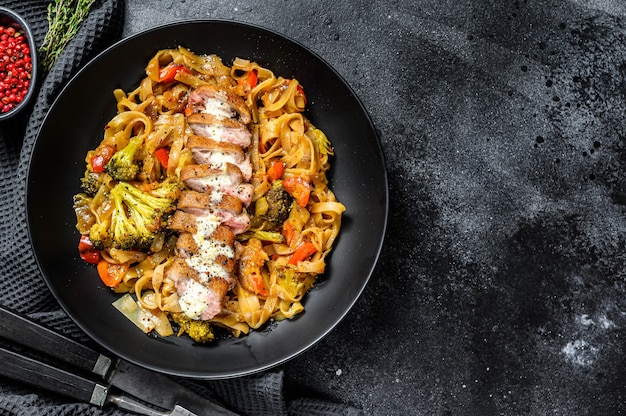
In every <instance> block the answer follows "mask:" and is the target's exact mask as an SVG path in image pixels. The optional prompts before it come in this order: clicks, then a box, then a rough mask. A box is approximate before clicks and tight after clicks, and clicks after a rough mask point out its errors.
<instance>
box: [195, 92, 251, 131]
mask: <svg viewBox="0 0 626 416" xmlns="http://www.w3.org/2000/svg"><path fill="white" fill-rule="evenodd" d="M187 105H188V106H189V107H190V108H191V110H192V112H193V113H205V114H211V115H213V116H215V117H218V118H221V119H229V118H235V117H236V118H237V119H238V120H239V121H240V122H241V123H243V124H249V123H250V121H252V118H251V117H250V110H249V109H248V106H247V105H246V103H245V101H244V100H243V98H241V97H240V96H238V95H237V94H234V93H232V92H230V91H226V90H224V89H222V88H219V87H217V86H214V85H201V86H200V87H198V88H196V89H194V90H193V91H191V93H189V99H188V102H187Z"/></svg>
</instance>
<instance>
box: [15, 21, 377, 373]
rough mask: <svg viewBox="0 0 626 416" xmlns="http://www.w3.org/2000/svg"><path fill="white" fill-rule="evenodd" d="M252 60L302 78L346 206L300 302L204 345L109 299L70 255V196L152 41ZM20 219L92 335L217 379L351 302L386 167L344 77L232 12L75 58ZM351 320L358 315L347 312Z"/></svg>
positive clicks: (116, 349)
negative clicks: (275, 318) (297, 307)
mask: <svg viewBox="0 0 626 416" xmlns="http://www.w3.org/2000/svg"><path fill="white" fill-rule="evenodd" d="M178 45H182V46H184V47H187V48H189V49H191V50H192V51H194V52H196V53H199V54H217V55H219V56H220V57H222V59H223V61H224V63H225V64H227V65H230V64H232V60H233V59H234V58H235V57H242V58H246V59H250V60H253V61H257V62H259V63H260V64H262V65H265V66H267V67H268V68H270V69H271V70H272V71H273V72H274V73H275V74H276V75H282V76H284V77H286V78H288V77H295V78H296V79H298V80H299V81H300V83H301V84H302V85H303V86H304V88H305V90H306V94H307V98H308V102H309V107H310V109H309V110H308V112H307V116H308V117H309V118H310V119H311V121H312V122H313V123H314V124H315V125H317V126H318V127H319V128H320V129H322V130H323V131H324V132H325V133H326V135H327V136H328V138H329V139H330V140H331V142H332V144H333V146H334V149H335V154H336V156H335V157H333V158H332V160H331V163H332V169H331V172H330V175H329V178H330V186H331V188H332V189H333V191H334V192H335V194H336V195H337V198H338V199H339V200H340V201H341V202H343V203H344V204H345V206H346V207H347V210H346V212H345V213H344V219H343V226H342V230H341V233H340V237H339V239H338V240H337V241H336V243H335V249H334V251H333V252H332V253H331V255H330V258H329V261H328V264H327V269H326V273H325V274H324V275H323V276H322V277H321V278H320V279H319V281H318V284H317V285H316V287H315V288H314V289H313V290H312V291H311V292H310V293H308V294H307V296H306V300H305V301H304V305H305V312H304V313H302V314H301V315H300V316H298V317H296V318H295V319H292V320H289V321H283V322H278V323H275V324H272V325H270V326H269V327H267V328H264V329H262V330H260V331H253V332H252V333H251V334H249V335H247V336H242V337H240V338H234V337H225V338H224V339H220V340H218V341H217V342H215V343H213V344H210V345H197V344H194V343H193V342H192V341H191V340H190V339H189V338H187V337H176V336H171V337H167V338H160V337H153V336H150V335H146V334H144V333H143V332H141V331H140V330H139V329H138V328H137V327H135V326H134V325H133V324H132V323H131V322H130V321H128V320H127V319H126V318H125V317H124V316H122V315H121V314H120V313H119V312H118V311H117V310H116V309H114V308H113V306H111V303H112V302H113V301H114V300H115V299H117V298H118V297H119V295H117V294H114V293H113V292H112V291H111V290H110V289H109V288H107V287H105V286H103V285H102V284H101V283H100V279H99V278H98V275H97V272H96V270H95V268H94V267H92V266H89V265H86V264H85V263H84V262H83V261H82V260H81V259H80V257H79V256H78V251H77V247H78V240H79V234H78V233H77V231H76V229H75V224H76V218H75V216H74V211H73V209H72V196H73V195H74V194H75V193H77V192H80V188H79V185H80V178H81V177H82V175H83V172H84V169H85V162H84V157H85V154H86V153H87V151H88V150H89V149H91V148H94V147H95V146H97V144H98V143H99V142H100V140H101V139H102V134H103V127H104V125H105V124H106V123H107V122H108V121H109V120H110V119H111V118H112V117H113V116H114V114H115V100H114V98H113V90H114V89H115V88H122V89H124V90H125V91H130V90H132V89H134V88H135V87H136V86H137V85H138V83H139V81H140V80H141V79H142V78H143V77H144V76H145V66H146V64H147V62H148V60H149V59H150V58H151V57H152V56H153V55H154V54H155V53H156V51H157V50H159V49H164V48H175V47H177V46H178ZM26 204H27V210H28V217H27V218H28V227H29V231H30V236H31V239H32V243H33V247H34V251H35V255H36V258H37V262H38V264H39V267H40V269H41V272H42V274H43V276H44V278H45V280H46V282H47V284H48V287H49V288H50V290H51V291H52V293H53V294H54V296H55V297H56V299H57V300H58V301H59V303H60V304H61V306H62V307H63V309H64V310H65V311H66V312H67V313H68V315H69V316H70V317H71V318H72V319H73V320H74V321H75V322H76V323H77V324H78V326H79V327H80V328H81V329H83V330H84V331H85V332H86V333H87V334H88V335H89V336H91V337H92V338H93V339H94V340H95V341H97V342H98V343H99V344H101V345H102V346H103V347H105V348H107V349H108V350H110V351H111V352H113V353H115V354H117V355H118V356H120V357H122V358H125V359H126V360H128V361H131V362H133V363H135V364H138V365H141V366H144V367H147V368H150V369H153V370H157V371H161V372H164V373H168V374H172V375H179V376H185V377H193V378H203V379H219V378H228V377H235V376H241V375H246V374H250V373H253V372H257V371H261V370H264V369H268V368H270V367H273V366H276V365H278V364H281V363H283V362H285V361H286V360H288V359H290V358H293V357H294V356H296V355H297V354H300V353H302V352H303V351H305V350H306V349H307V348H309V347H311V346H312V345H313V344H315V343H316V342H318V341H319V340H320V339H322V338H323V337H324V336H325V335H326V334H328V333H329V331H331V330H332V329H333V328H334V327H335V326H336V325H337V324H338V323H339V322H340V321H341V320H342V319H343V317H344V316H345V315H346V314H347V313H348V311H349V310H350V308H351V307H352V306H353V305H354V303H355V302H356V300H357V298H358V297H359V295H360V294H361V292H362V291H363V288H364V287H365V285H366V283H367V281H368V279H369V277H370V275H371V273H372V271H373V269H374V266H375V264H376V261H377V259H378V256H379V254H380V250H381V246H382V243H383V238H384V234H385V228H386V224H387V212H388V205H389V201H388V189H387V173H386V168H385V163H384V157H383V154H382V151H381V147H380V143H379V141H378V137H377V135H376V132H375V129H374V126H373V125H372V122H371V120H370V118H369V116H368V115H367V113H366V111H365V109H364V108H363V106H362V104H361V103H360V101H359V100H358V98H357V97H356V96H355V94H354V92H353V91H352V89H351V88H350V87H349V86H348V84H347V83H346V82H345V81H344V80H343V79H342V78H341V77H340V76H339V75H338V73H337V72H336V71H334V70H333V69H332V68H331V67H330V66H329V65H328V64H327V63H325V62H324V61H323V60H322V59H321V58H320V57H318V56H317V55H315V54H314V53H312V52H311V51H309V50H307V49H306V48H305V47H303V46H302V45H300V44H298V43H296V42H294V41H292V40H290V39H287V38H285V37H284V36H282V35H280V34H278V33H275V32H273V31H270V30H267V29H263V28H260V27H256V26H252V25H248V24H242V23H237V22H232V21H220V20H194V21H186V22H181V23H175V24H168V25H164V26H160V27H157V28H154V29H150V30H147V31H144V32H142V33H139V34H137V35H134V36H132V37H129V38H127V39H124V40H122V41H120V42H118V43H117V44H115V45H113V46H112V47H110V48H108V49H107V50H105V51H104V52H103V53H101V54H100V55H98V56H97V57H96V58H95V59H93V60H92V61H91V62H90V63H89V64H87V65H86V66H85V67H84V68H82V69H81V70H80V71H79V72H78V73H77V74H76V76H75V77H73V78H72V80H71V81H70V82H69V83H68V85H67V86H66V87H65V88H64V89H63V91H62V92H61V94H60V95H59V97H58V98H57V99H56V101H55V103H54V104H53V106H52V107H51V109H50V111H49V113H48V115H47V116H46V118H45V120H44V123H43V124H42V126H41V129H40V131H39V135H38V138H37V142H36V145H35V147H34V150H33V154H32V158H31V161H30V166H29V173H28V183H27V201H26ZM355 325H358V323H355Z"/></svg>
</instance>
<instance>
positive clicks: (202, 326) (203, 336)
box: [172, 313, 215, 343]
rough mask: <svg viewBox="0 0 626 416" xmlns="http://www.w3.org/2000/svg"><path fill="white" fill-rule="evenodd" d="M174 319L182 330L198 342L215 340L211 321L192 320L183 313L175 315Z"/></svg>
mask: <svg viewBox="0 0 626 416" xmlns="http://www.w3.org/2000/svg"><path fill="white" fill-rule="evenodd" d="M172 318H173V319H174V322H176V323H177V324H178V325H179V326H180V329H181V330H182V331H183V332H185V333H187V335H189V338H191V339H193V340H194V341H196V342H199V343H206V342H211V341H213V340H214V339H215V334H214V333H213V328H212V327H211V323H210V322H209V321H202V320H195V319H191V318H189V317H188V316H187V315H185V314H183V313H178V314H173V315H172Z"/></svg>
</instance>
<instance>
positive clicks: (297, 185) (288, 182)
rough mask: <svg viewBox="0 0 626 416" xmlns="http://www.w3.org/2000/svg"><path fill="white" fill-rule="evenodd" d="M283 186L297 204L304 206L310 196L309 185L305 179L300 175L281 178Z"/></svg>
mask: <svg viewBox="0 0 626 416" xmlns="http://www.w3.org/2000/svg"><path fill="white" fill-rule="evenodd" d="M283 186H284V187H285V190H286V191H287V192H288V193H289V195H291V196H292V197H294V198H295V200H296V202H298V205H300V206H301V207H306V205H307V204H308V203H309V197H310V196H311V185H310V184H309V182H308V181H307V180H306V179H304V178H302V177H300V176H290V177H288V178H285V179H283Z"/></svg>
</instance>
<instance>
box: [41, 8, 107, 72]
mask: <svg viewBox="0 0 626 416" xmlns="http://www.w3.org/2000/svg"><path fill="white" fill-rule="evenodd" d="M94 1H95V0H54V1H52V2H51V3H49V4H48V16H47V18H48V32H46V36H45V37H44V40H43V43H42V46H41V50H40V52H41V54H42V55H43V59H42V67H43V69H44V71H48V70H49V69H50V68H51V67H52V64H54V61H56V59H57V58H58V56H59V54H60V53H61V51H62V50H63V49H64V48H65V46H66V45H67V43H68V42H69V41H70V40H71V39H72V37H73V36H74V35H75V34H76V33H77V32H78V29H79V28H80V24H81V23H82V21H83V19H85V17H87V15H88V14H89V10H90V8H91V5H92V4H93V3H94Z"/></svg>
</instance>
